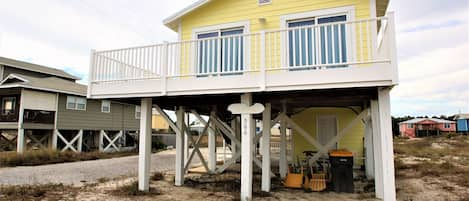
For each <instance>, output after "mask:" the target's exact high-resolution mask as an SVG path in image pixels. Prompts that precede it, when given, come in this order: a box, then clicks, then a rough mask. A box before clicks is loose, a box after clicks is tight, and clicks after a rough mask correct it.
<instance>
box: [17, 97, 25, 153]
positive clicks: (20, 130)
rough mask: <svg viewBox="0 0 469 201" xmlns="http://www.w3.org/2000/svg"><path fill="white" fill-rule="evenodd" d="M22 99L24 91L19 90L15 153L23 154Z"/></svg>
mask: <svg viewBox="0 0 469 201" xmlns="http://www.w3.org/2000/svg"><path fill="white" fill-rule="evenodd" d="M23 98H24V89H21V95H20V108H19V114H18V134H17V136H18V137H17V138H16V152H18V153H23V152H24V151H25V150H26V138H25V137H24V128H23V120H24V107H23V105H24V104H23V103H24V101H23Z"/></svg>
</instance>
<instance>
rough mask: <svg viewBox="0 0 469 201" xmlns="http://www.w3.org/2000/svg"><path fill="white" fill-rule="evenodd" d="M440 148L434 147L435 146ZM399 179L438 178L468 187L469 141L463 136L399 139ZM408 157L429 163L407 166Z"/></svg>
mask: <svg viewBox="0 0 469 201" xmlns="http://www.w3.org/2000/svg"><path fill="white" fill-rule="evenodd" d="M435 144H436V145H437V146H432V145H435ZM394 151H395V154H396V159H395V163H394V166H395V169H396V177H398V178H399V177H401V178H417V177H437V178H440V179H445V180H448V181H450V182H453V183H455V184H457V185H459V186H462V187H469V167H467V165H465V164H468V163H469V141H468V136H464V135H452V134H449V135H444V136H439V137H427V138H420V139H396V140H395V143H394ZM409 157H417V158H424V159H428V160H414V161H413V163H408V162H404V161H405V160H404V159H408V158H409Z"/></svg>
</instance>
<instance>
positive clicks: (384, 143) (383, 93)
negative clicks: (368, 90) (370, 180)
mask: <svg viewBox="0 0 469 201" xmlns="http://www.w3.org/2000/svg"><path fill="white" fill-rule="evenodd" d="M390 91H391V89H390V88H379V89H378V111H379V119H378V121H379V123H378V124H379V128H380V132H379V133H377V135H375V138H374V139H376V140H375V141H374V142H375V143H377V144H378V143H379V144H380V147H381V152H380V153H381V155H376V158H377V159H378V160H377V161H379V163H380V164H379V165H381V166H382V167H381V169H382V172H381V174H382V175H375V177H382V179H380V181H381V182H382V184H380V185H382V193H379V195H382V199H383V200H384V201H395V200H396V186H395V177H394V153H393V136H392V123H391V100H390V96H389V92H390ZM380 189H381V188H380ZM377 195H378V194H377Z"/></svg>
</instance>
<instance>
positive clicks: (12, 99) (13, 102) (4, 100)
mask: <svg viewBox="0 0 469 201" xmlns="http://www.w3.org/2000/svg"><path fill="white" fill-rule="evenodd" d="M6 101H12V105H11V107H12V110H11V111H12V112H13V113H14V112H15V111H16V101H17V100H16V97H14V96H10V97H3V98H2V114H4V115H7V114H8V113H6V111H5V102H6Z"/></svg>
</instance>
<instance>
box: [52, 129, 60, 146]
mask: <svg viewBox="0 0 469 201" xmlns="http://www.w3.org/2000/svg"><path fill="white" fill-rule="evenodd" d="M58 132H59V131H58V130H57V129H54V130H53V131H52V143H51V149H52V150H57V138H58V136H57V135H58V134H57V133H58Z"/></svg>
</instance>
